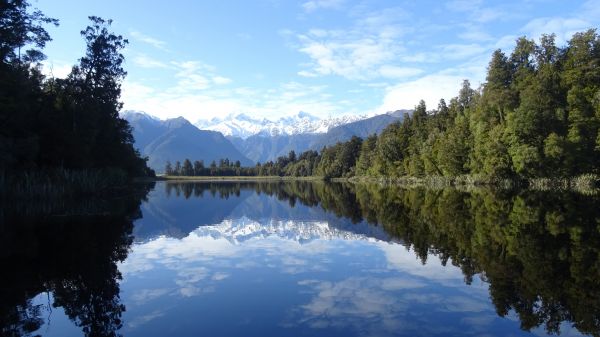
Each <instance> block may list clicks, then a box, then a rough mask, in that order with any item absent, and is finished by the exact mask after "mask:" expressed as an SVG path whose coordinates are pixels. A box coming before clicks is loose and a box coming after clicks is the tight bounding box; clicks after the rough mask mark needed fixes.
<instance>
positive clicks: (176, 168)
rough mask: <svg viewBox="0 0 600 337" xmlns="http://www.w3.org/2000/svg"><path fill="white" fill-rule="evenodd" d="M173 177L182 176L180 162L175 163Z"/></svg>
mask: <svg viewBox="0 0 600 337" xmlns="http://www.w3.org/2000/svg"><path fill="white" fill-rule="evenodd" d="M173 175H176V176H180V175H182V171H181V162H179V160H178V161H177V162H175V170H173Z"/></svg>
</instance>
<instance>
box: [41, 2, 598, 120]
mask: <svg viewBox="0 0 600 337" xmlns="http://www.w3.org/2000/svg"><path fill="white" fill-rule="evenodd" d="M31 3H32V6H33V7H37V8H39V9H41V10H42V11H43V12H44V13H46V14H47V15H48V16H51V17H54V18H57V19H59V20H60V26H59V27H58V28H53V27H52V28H49V29H48V30H49V32H50V33H51V35H52V37H53V39H54V40H53V41H52V42H50V43H49V44H48V45H47V48H46V50H45V52H46V54H47V56H48V60H47V61H46V62H45V66H46V72H48V73H50V71H51V72H52V74H53V75H54V76H57V77H60V76H64V74H65V73H67V72H68V70H69V69H70V66H71V65H72V64H74V63H75V62H76V61H77V59H78V58H79V57H81V55H83V53H84V43H83V40H82V39H81V37H80V36H79V31H80V30H81V29H83V28H84V27H85V26H86V25H87V16H88V15H97V16H101V17H103V18H111V19H113V20H114V23H113V31H115V32H117V33H119V34H122V35H123V36H125V37H126V38H128V39H129V42H130V44H129V46H128V47H127V49H126V50H125V52H124V54H125V56H126V66H125V67H126V70H127V71H128V73H129V74H128V76H127V79H126V80H125V82H124V83H123V94H122V100H123V102H124V108H125V109H134V110H143V111H146V112H148V113H150V114H153V115H155V116H158V117H160V118H169V117H177V116H184V117H185V118H187V119H189V120H190V121H192V122H195V121H197V120H199V119H208V118H212V117H216V116H221V117H222V116H225V115H227V114H232V113H234V114H235V113H246V114H249V115H251V116H254V117H271V118H274V117H279V116H287V115H291V114H295V113H297V112H299V111H306V112H309V113H311V114H314V115H318V116H322V117H328V116H339V115H346V114H374V113H384V112H386V111H391V110H396V109H405V108H412V107H414V106H415V105H416V104H417V102H418V101H419V100H420V99H425V101H426V102H427V104H428V106H429V107H431V108H434V107H435V106H436V105H437V102H438V101H439V99H440V98H446V99H449V98H451V97H453V96H455V95H456V93H457V92H458V88H459V86H460V83H461V81H462V79H469V80H470V81H471V83H472V84H473V86H475V87H477V86H479V84H480V83H481V82H482V81H483V80H484V79H485V68H486V66H487V63H488V62H489V57H490V55H491V53H492V51H493V50H495V49H497V48H501V49H503V50H505V51H507V52H510V50H511V48H512V46H513V45H514V41H515V39H516V38H517V37H519V36H523V35H526V36H528V37H531V38H536V39H537V38H538V37H539V36H540V34H542V33H556V34H557V41H558V43H559V44H561V45H562V44H563V43H564V42H565V41H566V40H568V39H569V37H570V36H571V35H572V34H573V33H574V32H577V31H582V30H585V29H588V28H597V27H599V26H600V0H589V1H569V0H524V1H484V0H467V1H464V0H451V1H434V0H423V1H398V0H397V1H350V0H303V1H285V0H256V1H242V0H239V1H230V0H221V1H191V0H185V1H184V0H182V1H170V2H168V1H141V0H120V1H115V0H103V1H91V0H80V1H72V0H71V1H67V0H37V1H36V0H32V2H31Z"/></svg>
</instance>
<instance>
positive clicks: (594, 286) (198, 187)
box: [168, 181, 600, 335]
mask: <svg viewBox="0 0 600 337" xmlns="http://www.w3.org/2000/svg"><path fill="white" fill-rule="evenodd" d="M169 186H171V187H168V188H171V189H175V190H179V189H182V187H177V184H169ZM186 188H188V189H189V188H192V189H193V191H194V193H193V194H194V195H203V193H204V191H205V190H209V191H211V193H213V194H215V195H216V194H218V195H219V196H220V197H221V198H227V197H229V196H232V195H239V193H240V190H243V189H254V190H255V191H256V192H257V193H266V194H268V195H273V196H275V197H277V198H278V199H280V200H287V201H288V203H289V205H290V206H291V207H294V206H295V205H296V204H298V203H301V204H304V205H307V206H319V207H322V208H323V209H325V210H327V211H329V212H332V213H333V214H335V215H337V216H339V217H346V218H349V219H351V220H352V221H353V222H360V221H363V220H365V221H367V222H369V223H372V224H375V225H378V226H382V227H383V228H384V229H385V230H386V231H387V232H388V234H390V235H392V236H393V237H395V238H396V239H397V240H399V241H400V242H403V243H404V244H405V245H406V246H407V247H410V248H411V249H412V250H413V251H414V252H415V253H416V254H417V256H418V257H419V258H420V259H421V261H422V263H426V262H427V257H428V256H429V255H430V254H434V255H437V256H438V257H439V258H440V259H441V261H442V263H443V264H444V265H445V264H447V263H451V264H452V265H454V266H456V267H458V268H460V269H461V270H462V273H463V275H464V277H465V282H466V283H467V284H470V283H471V282H472V280H473V278H474V277H476V276H479V277H481V278H482V279H483V280H484V281H486V282H488V283H489V285H490V287H489V292H490V296H491V299H492V302H493V304H494V305H495V307H496V311H497V313H498V314H499V315H500V316H506V315H508V314H509V312H511V311H514V312H515V313H516V314H517V316H518V317H519V319H520V322H521V327H522V329H524V330H531V329H533V328H536V327H538V326H544V328H545V329H546V331H547V332H549V333H560V325H561V323H562V322H571V323H572V324H573V325H574V327H576V328H577V329H578V330H579V331H580V332H582V333H586V334H593V335H598V334H600V233H599V232H600V208H599V207H598V206H599V205H600V198H598V196H585V195H581V194H577V193H568V192H562V193H560V194H559V193H540V192H533V191H495V190H489V189H477V190H474V191H471V192H466V191H459V190H456V189H444V190H424V189H408V190H407V189H402V188H399V187H383V186H379V185H350V184H326V183H307V182H298V181H296V182H287V183H264V182H263V183H246V182H242V183H206V182H205V183H195V184H188V185H187V186H186ZM186 194H187V193H186Z"/></svg>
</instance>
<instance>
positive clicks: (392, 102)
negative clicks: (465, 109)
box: [375, 74, 464, 113]
mask: <svg viewBox="0 0 600 337" xmlns="http://www.w3.org/2000/svg"><path fill="white" fill-rule="evenodd" d="M463 79H464V77H462V76H458V75H445V74H433V75H426V76H423V77H421V78H418V79H416V80H413V81H407V82H402V83H399V84H396V85H394V86H391V87H388V88H387V89H386V93H385V96H384V98H383V103H382V104H381V105H380V106H379V107H378V108H377V109H376V111H375V112H377V113H384V112H387V111H394V110H398V109H412V108H414V107H415V106H416V105H417V104H418V103H419V101H420V100H424V101H425V103H426V104H427V107H428V108H436V107H437V104H438V102H439V101H440V99H441V98H444V99H445V100H446V102H448V100H449V99H450V98H452V97H455V96H456V95H457V94H458V90H459V89H460V85H461V83H462V80H463Z"/></svg>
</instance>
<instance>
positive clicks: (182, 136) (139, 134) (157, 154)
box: [121, 110, 410, 173]
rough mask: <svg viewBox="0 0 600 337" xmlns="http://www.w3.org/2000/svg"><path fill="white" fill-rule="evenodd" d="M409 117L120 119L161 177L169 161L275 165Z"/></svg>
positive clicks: (131, 115)
mask: <svg viewBox="0 0 600 337" xmlns="http://www.w3.org/2000/svg"><path fill="white" fill-rule="evenodd" d="M409 112H410V111H409V110H398V111H394V112H389V113H386V114H382V115H376V116H373V117H366V116H345V117H336V118H327V119H320V118H318V117H316V116H313V115H310V114H308V113H305V112H300V113H298V114H296V115H294V116H289V117H283V118H279V119H277V120H275V121H271V120H268V119H255V118H252V117H250V116H247V115H244V114H238V115H230V116H227V117H225V118H213V119H211V120H209V121H207V120H204V121H199V122H197V123H196V125H192V123H190V122H189V121H188V120H186V119H184V118H183V117H178V118H172V119H167V120H160V119H157V118H155V117H153V116H151V115H148V114H146V113H143V112H137V111H125V112H123V113H122V114H121V117H122V118H124V119H126V120H127V121H129V123H130V125H131V126H132V130H133V137H134V139H135V147H136V148H137V149H138V150H139V151H140V153H141V154H142V155H143V156H148V158H149V161H148V165H149V166H150V167H151V168H153V169H154V170H156V171H157V172H159V173H160V172H164V168H165V164H166V162H167V161H171V163H172V164H173V165H174V164H175V162H176V161H181V162H183V160H185V159H186V158H188V159H190V160H192V161H194V160H203V161H204V163H205V165H209V164H210V162H211V161H213V160H215V161H218V160H219V159H223V158H228V159H229V160H233V161H235V160H239V161H240V162H241V164H242V165H243V166H249V165H254V164H255V163H256V162H261V163H263V162H265V161H269V160H276V159H277V157H279V156H284V155H287V154H288V153H289V152H290V151H292V150H293V151H295V152H296V153H301V152H303V151H307V150H321V149H322V148H323V147H324V146H328V145H333V144H335V143H337V142H342V141H346V140H348V139H350V138H351V137H352V136H358V137H362V138H366V137H368V136H370V135H372V134H379V133H380V132H381V131H382V130H383V129H384V128H385V127H386V126H388V125H390V124H391V123H394V122H398V121H401V120H402V118H403V116H404V114H405V113H409ZM207 128H208V129H207ZM226 136H227V137H226Z"/></svg>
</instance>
